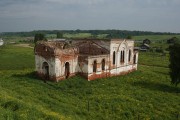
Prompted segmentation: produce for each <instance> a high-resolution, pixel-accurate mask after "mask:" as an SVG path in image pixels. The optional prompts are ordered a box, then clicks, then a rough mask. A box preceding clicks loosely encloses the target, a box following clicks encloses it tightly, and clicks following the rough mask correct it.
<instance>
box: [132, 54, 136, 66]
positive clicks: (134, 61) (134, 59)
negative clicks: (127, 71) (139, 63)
mask: <svg viewBox="0 0 180 120" xmlns="http://www.w3.org/2000/svg"><path fill="white" fill-rule="evenodd" d="M133 63H134V64H136V54H135V55H134V58H133Z"/></svg>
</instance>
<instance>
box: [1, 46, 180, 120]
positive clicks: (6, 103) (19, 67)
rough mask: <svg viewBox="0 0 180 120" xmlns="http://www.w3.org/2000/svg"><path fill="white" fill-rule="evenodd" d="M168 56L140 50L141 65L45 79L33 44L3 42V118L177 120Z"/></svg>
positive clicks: (177, 93)
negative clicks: (107, 74) (114, 72)
mask: <svg viewBox="0 0 180 120" xmlns="http://www.w3.org/2000/svg"><path fill="white" fill-rule="evenodd" d="M168 65H169V55H168V54H167V55H166V56H163V57H162V56H161V54H160V53H151V52H147V53H143V52H140V54H139V66H138V70H137V71H135V72H133V73H130V74H128V75H124V76H117V77H111V78H105V79H97V80H95V81H90V82H88V81H87V80H86V79H84V78H82V77H80V76H75V77H72V78H69V79H67V80H64V81H61V82H58V83H54V82H47V83H44V82H43V81H42V80H40V79H39V78H37V77H36V75H35V73H34V54H33V49H32V48H25V47H18V46H14V45H6V46H3V47H0V119H1V120H85V119H88V120H103V119H104V120H110V119H112V120H113V119H120V120H132V119H135V120H178V119H180V102H179V101H180V87H179V86H178V87H175V86H173V85H171V84H170V77H169V68H168Z"/></svg>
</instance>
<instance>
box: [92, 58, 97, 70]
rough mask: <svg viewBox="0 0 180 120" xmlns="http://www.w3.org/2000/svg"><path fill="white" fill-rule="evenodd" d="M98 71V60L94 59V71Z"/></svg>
mask: <svg viewBox="0 0 180 120" xmlns="http://www.w3.org/2000/svg"><path fill="white" fill-rule="evenodd" d="M96 71H97V62H96V60H94V63H93V72H96Z"/></svg>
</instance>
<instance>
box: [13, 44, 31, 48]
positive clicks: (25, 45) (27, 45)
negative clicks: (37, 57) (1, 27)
mask: <svg viewBox="0 0 180 120" xmlns="http://www.w3.org/2000/svg"><path fill="white" fill-rule="evenodd" d="M14 46H19V47H28V48H34V47H31V46H29V44H16V45H14Z"/></svg>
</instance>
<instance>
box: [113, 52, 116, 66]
mask: <svg viewBox="0 0 180 120" xmlns="http://www.w3.org/2000/svg"><path fill="white" fill-rule="evenodd" d="M115 63H116V53H115V51H114V52H113V65H115Z"/></svg>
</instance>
